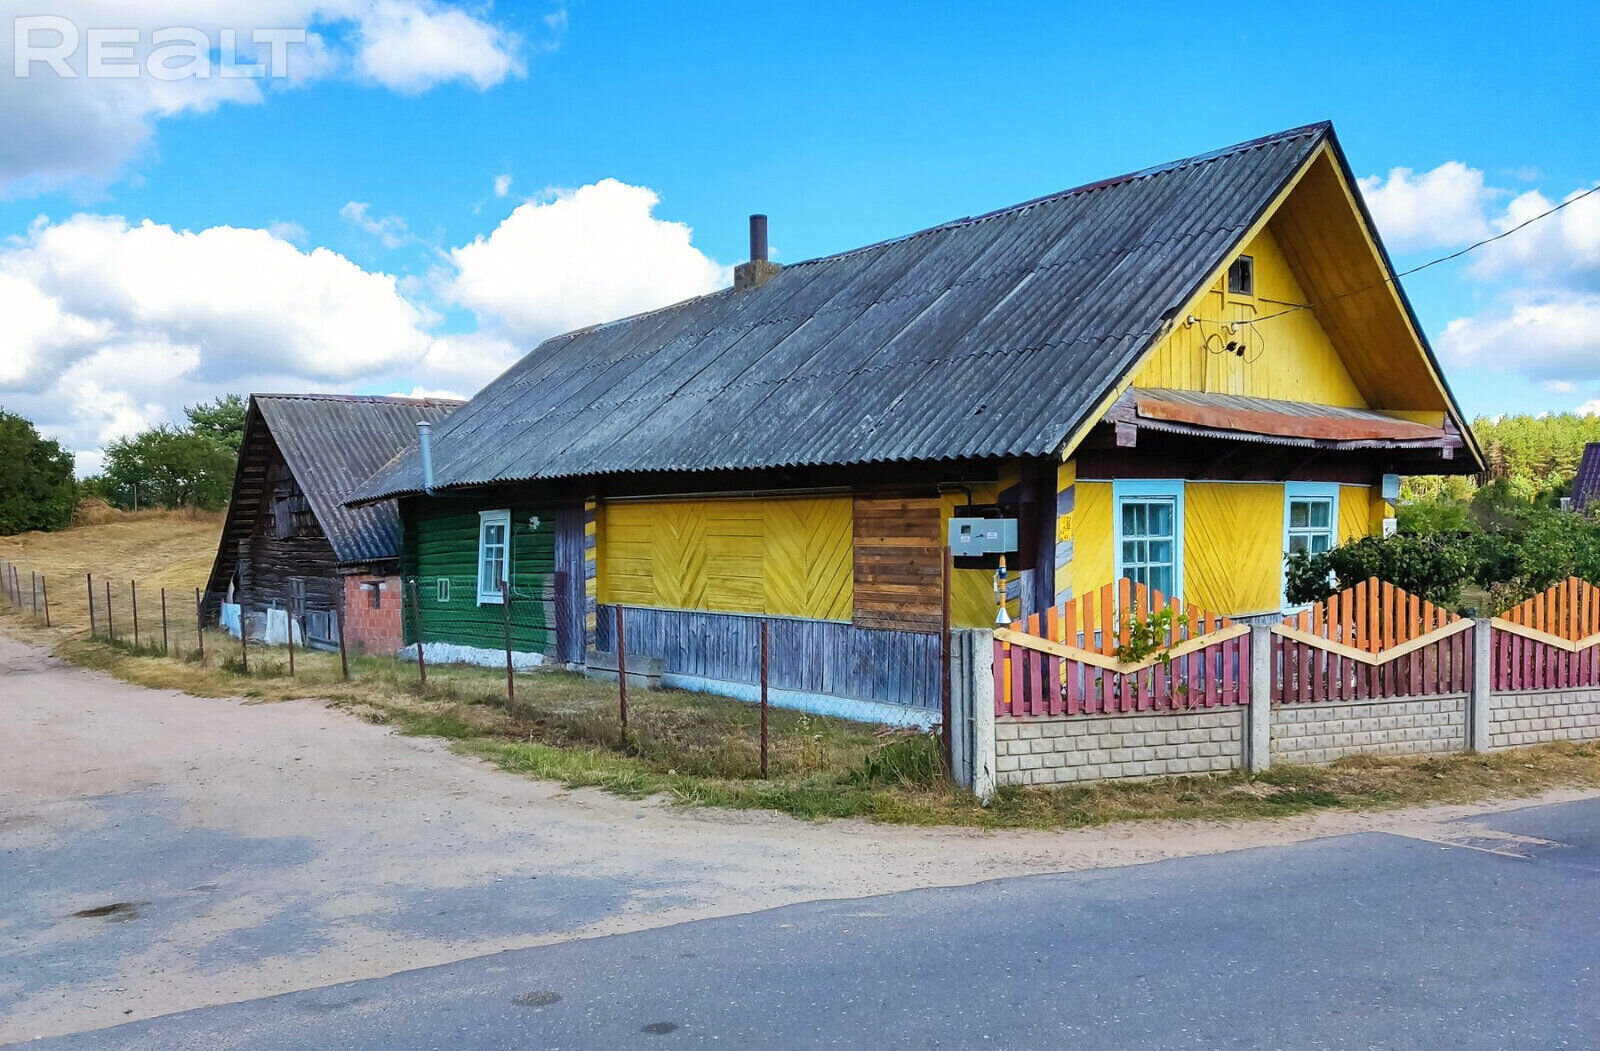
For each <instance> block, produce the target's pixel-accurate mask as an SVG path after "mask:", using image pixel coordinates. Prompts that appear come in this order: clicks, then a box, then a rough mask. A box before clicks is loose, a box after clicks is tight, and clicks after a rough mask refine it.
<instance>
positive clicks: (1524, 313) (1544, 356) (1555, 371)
mask: <svg viewBox="0 0 1600 1051" xmlns="http://www.w3.org/2000/svg"><path fill="white" fill-rule="evenodd" d="M1438 344H1439V349H1440V352H1441V353H1443V354H1444V355H1445V356H1446V358H1447V359H1449V360H1451V361H1452V362H1454V363H1456V364H1461V365H1477V366H1488V367H1491V368H1508V367H1514V368H1516V369H1517V370H1518V371H1520V372H1521V373H1522V374H1523V375H1525V376H1528V377H1529V378H1531V379H1535V380H1541V381H1545V382H1548V383H1555V384H1574V383H1576V382H1580V381H1588V380H1594V379H1600V295H1597V294H1592V293H1582V292H1575V291H1570V290H1558V291H1544V292H1530V291H1519V292H1513V293H1511V294H1510V295H1509V296H1508V297H1507V302H1506V303H1505V304H1504V305H1503V306H1499V307H1497V308H1495V309H1493V310H1491V311H1490V312H1488V313H1486V314H1483V315H1479V316H1477V317H1464V318H1457V319H1456V320H1454V321H1452V322H1450V323H1449V324H1448V325H1446V326H1445V329H1444V332H1443V333H1442V334H1441V335H1440V336H1439V338H1438Z"/></svg>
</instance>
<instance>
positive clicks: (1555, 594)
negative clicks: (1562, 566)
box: [1491, 577, 1600, 693]
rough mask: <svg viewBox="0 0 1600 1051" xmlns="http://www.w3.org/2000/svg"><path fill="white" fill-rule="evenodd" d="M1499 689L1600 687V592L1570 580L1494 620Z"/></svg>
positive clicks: (1495, 671) (1493, 649) (1495, 670)
mask: <svg viewBox="0 0 1600 1051" xmlns="http://www.w3.org/2000/svg"><path fill="white" fill-rule="evenodd" d="M1491 654H1492V661H1493V674H1492V678H1493V681H1494V688H1495V689H1496V690H1498V691H1501V692H1506V693H1520V692H1524V691H1527V690H1565V689H1573V688H1578V687H1585V686H1595V685H1600V588H1596V587H1595V586H1594V585H1593V584H1590V583H1589V582H1588V581H1584V580H1579V579H1577V578H1576V577H1573V578H1569V579H1567V580H1564V581H1562V582H1561V583H1559V584H1556V585H1554V586H1552V587H1551V588H1549V589H1548V590H1546V591H1544V592H1542V593H1541V594H1538V595H1535V596H1534V597H1533V598H1530V599H1528V600H1527V601H1526V602H1523V603H1521V604H1520V605H1517V606H1515V607H1513V608H1512V609H1509V610H1506V611H1505V612H1504V613H1502V614H1501V615H1500V616H1498V617H1496V618H1495V619H1494V640H1493V643H1492V646H1491Z"/></svg>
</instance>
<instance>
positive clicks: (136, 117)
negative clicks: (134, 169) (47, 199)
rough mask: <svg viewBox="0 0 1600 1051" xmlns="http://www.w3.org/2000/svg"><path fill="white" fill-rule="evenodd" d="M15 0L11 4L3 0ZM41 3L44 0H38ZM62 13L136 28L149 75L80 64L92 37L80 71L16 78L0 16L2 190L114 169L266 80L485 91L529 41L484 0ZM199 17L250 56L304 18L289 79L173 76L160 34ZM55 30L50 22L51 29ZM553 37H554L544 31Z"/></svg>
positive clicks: (47, 185) (86, 0) (254, 96)
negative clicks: (158, 47) (454, 85)
mask: <svg viewBox="0 0 1600 1051" xmlns="http://www.w3.org/2000/svg"><path fill="white" fill-rule="evenodd" d="M5 6H7V7H10V6H12V5H9V4H8V5H5ZM39 6H44V5H39ZM48 6H49V8H50V13H51V14H52V15H57V16H61V17H64V18H67V19H69V20H70V21H71V22H72V23H73V24H74V25H75V26H77V27H79V29H80V37H81V38H83V39H86V38H87V34H88V31H89V30H90V29H130V30H136V31H137V32H138V38H137V39H138V41H139V42H138V44H137V45H135V48H134V60H135V62H136V63H137V64H138V65H139V67H140V75H139V76H134V77H125V78H124V77H117V78H90V77H86V76H84V75H83V73H84V71H85V61H86V60H85V55H86V52H87V47H86V46H84V47H80V48H79V49H78V51H77V52H76V53H75V54H74V56H73V57H72V58H71V59H70V60H69V63H68V64H69V65H70V66H71V67H72V68H73V69H75V70H76V71H77V72H78V74H79V75H78V76H76V77H73V78H65V77H61V76H58V75H56V74H55V73H53V72H51V71H49V70H48V69H47V68H46V67H44V66H43V65H38V66H36V67H35V68H34V69H33V70H32V72H31V75H29V76H27V77H22V78H18V77H15V76H14V75H13V70H14V61H13V60H14V54H13V52H14V37H13V33H12V31H11V30H12V27H11V25H10V24H9V20H7V24H5V25H3V26H0V77H3V78H4V80H3V82H0V195H3V196H23V195H27V194H31V193H36V192H41V191H44V190H48V189H53V188H57V187H60V186H62V185H65V184H71V183H74V182H78V181H83V180H87V181H89V182H91V183H95V182H105V181H108V180H110V179H112V178H113V177H115V176H116V174H117V173H118V172H119V171H120V170H121V169H122V167H123V166H124V165H125V164H127V163H128V162H129V161H130V160H132V159H134V158H135V157H137V156H138V155H139V154H140V153H141V151H143V150H144V149H145V148H146V147H147V145H148V143H149V141H150V139H151V136H152V134H153V131H154V128H155V125H156V124H157V123H158V122H159V121H160V120H162V119H163V118H166V117H171V116H174V115H177V114H183V113H206V112H209V111H211V110H213V109H216V108H217V107H219V106H222V105H225V104H228V103H234V104H252V103H259V102H261V101H262V100H263V99H265V98H266V97H268V95H269V94H271V93H272V92H275V91H278V90H284V89H288V88H293V87H297V86H302V85H305V84H307V83H309V82H311V81H314V80H317V79H319V78H323V77H329V76H341V75H342V76H348V77H353V78H355V79H357V80H361V81H364V82H367V83H371V84H374V85H377V86H380V87H383V88H386V89H389V90H393V91H400V92H404V93H407V94H416V93H419V92H423V91H427V90H429V89H430V88H432V87H434V86H436V85H439V84H444V83H450V82H461V83H466V84H468V85H470V86H472V87H474V88H476V89H478V90H480V91H482V90H487V89H488V88H491V87H493V86H495V85H496V84H499V83H501V82H502V81H504V80H505V79H507V78H508V77H513V76H520V75H522V73H523V71H524V66H523V60H522V57H521V56H522V50H523V42H522V41H521V40H520V39H519V38H518V37H517V35H516V34H514V33H511V32H509V31H508V30H506V29H504V28H503V27H502V26H501V25H499V24H498V23H497V22H496V21H495V20H494V19H493V17H492V15H491V13H490V10H489V7H488V5H487V4H478V3H472V4H463V3H459V2H445V0H229V3H228V4H226V5H222V4H218V3H215V2H214V0H142V2H141V3H139V4H137V5H135V4H128V3H126V2H125V0H56V2H54V3H52V4H50V5H48ZM170 27H193V28H194V29H197V30H200V31H201V32H202V33H204V34H206V39H207V41H208V42H210V43H211V44H213V45H220V41H221V32H222V30H223V29H229V30H233V31H235V32H236V34H237V36H236V40H237V42H238V50H239V63H240V64H248V63H250V62H254V61H257V60H260V59H264V58H266V57H267V55H268V53H269V48H268V46H266V45H263V46H260V47H257V46H256V45H255V44H254V43H253V40H254V37H253V32H254V31H255V30H258V29H265V30H273V29H290V30H304V31H305V32H306V39H305V42H304V43H300V44H290V45H288V47H287V53H286V57H287V72H288V76H287V77H286V78H282V79H262V78H241V77H226V76H222V75H220V71H213V75H211V76H208V77H188V78H185V79H181V80H162V79H158V78H156V77H153V76H150V75H148V74H147V73H145V72H144V63H145V60H146V58H147V57H148V55H149V54H150V51H151V49H152V46H153V45H152V41H151V34H152V33H153V32H155V31H156V30H159V29H167V28H170ZM50 39H53V37H50V36H45V37H42V38H41V39H40V41H39V42H40V43H43V42H45V41H46V40H50ZM545 43H546V46H548V42H545Z"/></svg>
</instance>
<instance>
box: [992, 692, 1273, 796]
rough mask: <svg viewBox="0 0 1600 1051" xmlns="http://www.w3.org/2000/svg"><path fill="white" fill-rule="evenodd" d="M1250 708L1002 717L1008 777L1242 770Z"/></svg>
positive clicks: (1002, 767)
mask: <svg viewBox="0 0 1600 1051" xmlns="http://www.w3.org/2000/svg"><path fill="white" fill-rule="evenodd" d="M1244 719H1245V713H1244V709H1243V708H1230V709H1226V710H1219V709H1213V710H1210V711H1204V712H1181V713H1159V714H1158V713H1154V712H1146V713H1142V714H1129V715H1111V716H1082V715H1077V716H1062V717H1056V718H1036V719H1012V718H1009V717H1006V716H1001V717H999V718H997V719H995V723H994V737H995V778H996V782H997V783H998V784H1002V785H1062V784H1071V783H1073V782H1076V781H1095V780H1102V779H1108V778H1125V777H1165V776H1168V775H1172V774H1206V773H1220V772H1223V771H1227V770H1236V769H1238V768H1240V767H1242V766H1243V765H1244Z"/></svg>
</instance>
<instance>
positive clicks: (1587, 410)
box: [1572, 398, 1600, 416]
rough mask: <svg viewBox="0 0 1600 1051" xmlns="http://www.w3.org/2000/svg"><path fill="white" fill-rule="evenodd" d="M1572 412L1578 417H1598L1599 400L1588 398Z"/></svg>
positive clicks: (1599, 412) (1599, 409)
mask: <svg viewBox="0 0 1600 1051" xmlns="http://www.w3.org/2000/svg"><path fill="white" fill-rule="evenodd" d="M1572 411H1573V412H1575V413H1577V414H1578V415H1579V416H1600V398H1590V399H1589V400H1588V401H1586V402H1584V403H1583V404H1582V405H1580V406H1578V407H1577V408H1576V409H1573V410H1572Z"/></svg>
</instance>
